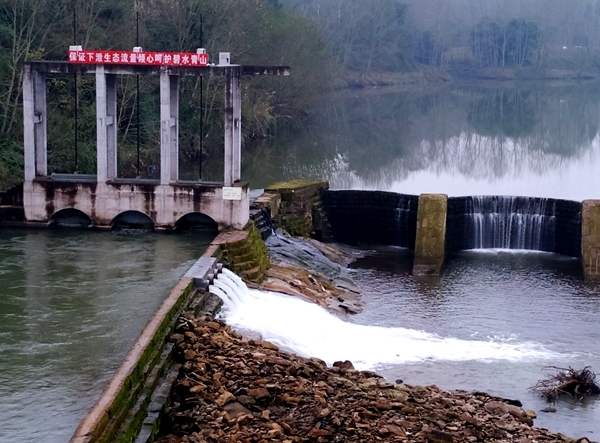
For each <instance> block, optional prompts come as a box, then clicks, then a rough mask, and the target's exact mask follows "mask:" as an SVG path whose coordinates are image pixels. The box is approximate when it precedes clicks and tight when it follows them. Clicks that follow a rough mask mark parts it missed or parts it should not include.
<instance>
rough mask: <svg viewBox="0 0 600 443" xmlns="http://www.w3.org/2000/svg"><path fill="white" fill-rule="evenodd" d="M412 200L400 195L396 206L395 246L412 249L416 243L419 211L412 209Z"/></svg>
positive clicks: (410, 197)
mask: <svg viewBox="0 0 600 443" xmlns="http://www.w3.org/2000/svg"><path fill="white" fill-rule="evenodd" d="M412 198H413V196H407V195H399V196H398V204H397V206H396V227H395V232H396V241H395V244H396V245H398V246H402V247H405V248H412V247H414V243H415V235H416V229H415V225H416V218H417V210H416V207H413V208H411V203H412ZM414 206H417V205H414Z"/></svg>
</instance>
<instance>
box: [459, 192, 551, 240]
mask: <svg viewBox="0 0 600 443" xmlns="http://www.w3.org/2000/svg"><path fill="white" fill-rule="evenodd" d="M469 206H471V207H470V208H469V209H470V213H468V214H467V215H466V217H467V230H468V232H469V233H470V234H471V237H472V245H471V248H472V249H530V250H538V251H554V243H555V233H556V208H555V205H554V204H552V203H551V204H548V200H547V199H545V198H528V197H503V196H482V197H472V200H471V204H470V205H469Z"/></svg>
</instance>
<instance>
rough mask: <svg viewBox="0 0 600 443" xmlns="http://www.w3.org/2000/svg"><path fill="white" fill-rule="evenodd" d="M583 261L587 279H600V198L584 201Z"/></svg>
mask: <svg viewBox="0 0 600 443" xmlns="http://www.w3.org/2000/svg"><path fill="white" fill-rule="evenodd" d="M581 262H582V264H583V273H584V276H585V278H586V279H594V280H596V279H600V200H584V201H583V203H582V207H581Z"/></svg>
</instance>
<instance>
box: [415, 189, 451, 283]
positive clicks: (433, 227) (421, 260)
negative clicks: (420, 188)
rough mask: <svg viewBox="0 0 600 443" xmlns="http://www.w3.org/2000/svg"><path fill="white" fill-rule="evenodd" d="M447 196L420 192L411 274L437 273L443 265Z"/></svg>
mask: <svg viewBox="0 0 600 443" xmlns="http://www.w3.org/2000/svg"><path fill="white" fill-rule="evenodd" d="M447 212H448V196H447V195H443V194H421V195H420V196H419V210H418V213H417V237H416V241H415V258H414V263H413V275H415V276H425V275H439V274H440V272H441V270H442V266H443V265H444V255H445V245H446V215H447Z"/></svg>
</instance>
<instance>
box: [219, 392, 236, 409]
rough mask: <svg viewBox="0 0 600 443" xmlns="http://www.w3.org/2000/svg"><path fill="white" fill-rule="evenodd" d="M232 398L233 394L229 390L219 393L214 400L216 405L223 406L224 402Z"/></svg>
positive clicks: (233, 397)
mask: <svg viewBox="0 0 600 443" xmlns="http://www.w3.org/2000/svg"><path fill="white" fill-rule="evenodd" d="M233 400H235V395H233V394H232V393H231V392H229V391H225V392H223V393H222V394H221V395H219V397H217V399H216V400H215V404H217V405H218V406H224V405H225V404H227V403H229V402H230V401H233Z"/></svg>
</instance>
